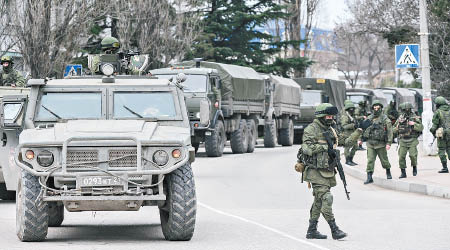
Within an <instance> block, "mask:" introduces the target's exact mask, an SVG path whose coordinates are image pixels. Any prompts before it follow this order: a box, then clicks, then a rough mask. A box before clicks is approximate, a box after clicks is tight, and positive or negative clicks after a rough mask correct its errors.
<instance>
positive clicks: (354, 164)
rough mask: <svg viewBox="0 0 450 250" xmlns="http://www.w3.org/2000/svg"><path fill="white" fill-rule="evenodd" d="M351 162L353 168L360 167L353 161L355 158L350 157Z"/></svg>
mask: <svg viewBox="0 0 450 250" xmlns="http://www.w3.org/2000/svg"><path fill="white" fill-rule="evenodd" d="M350 162H351V163H352V164H353V166H357V165H358V163H356V162H354V161H353V156H351V157H350Z"/></svg>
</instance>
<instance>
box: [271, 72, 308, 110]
mask: <svg viewBox="0 0 450 250" xmlns="http://www.w3.org/2000/svg"><path fill="white" fill-rule="evenodd" d="M270 79H271V81H272V82H273V83H274V85H275V91H274V94H273V106H274V107H275V112H276V113H279V114H281V113H283V112H288V113H294V114H300V103H301V100H302V99H301V87H300V86H299V85H298V84H297V83H296V82H295V81H294V80H292V79H289V78H284V77H280V76H275V75H270Z"/></svg>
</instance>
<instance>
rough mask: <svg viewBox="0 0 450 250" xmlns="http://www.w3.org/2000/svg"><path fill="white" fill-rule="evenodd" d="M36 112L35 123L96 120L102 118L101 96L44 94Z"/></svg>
mask: <svg viewBox="0 0 450 250" xmlns="http://www.w3.org/2000/svg"><path fill="white" fill-rule="evenodd" d="M37 110H38V113H37V116H36V120H37V121H54V120H58V119H67V120H71V119H98V118H101V117H102V94H101V93H100V92H76V93H74V92H72V93H68V92H64V93H62V92H60V93H53V92H44V93H43V94H42V96H41V100H40V103H39V107H38V109H37Z"/></svg>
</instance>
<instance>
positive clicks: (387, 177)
mask: <svg viewBox="0 0 450 250" xmlns="http://www.w3.org/2000/svg"><path fill="white" fill-rule="evenodd" d="M386 179H388V180H390V179H392V175H391V170H390V169H386Z"/></svg>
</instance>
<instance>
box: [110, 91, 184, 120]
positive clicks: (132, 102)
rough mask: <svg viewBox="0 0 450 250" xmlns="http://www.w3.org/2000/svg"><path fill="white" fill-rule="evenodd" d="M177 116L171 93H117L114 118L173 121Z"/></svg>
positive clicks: (115, 94)
mask: <svg viewBox="0 0 450 250" xmlns="http://www.w3.org/2000/svg"><path fill="white" fill-rule="evenodd" d="M176 116H177V111H176V109H175V101H174V98H173V95H172V93H170V92H147V93H146V92H115V93H114V118H115V119H127V118H128V119H131V118H132V119H136V118H154V119H158V120H171V119H173V118H175V117H176Z"/></svg>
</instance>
